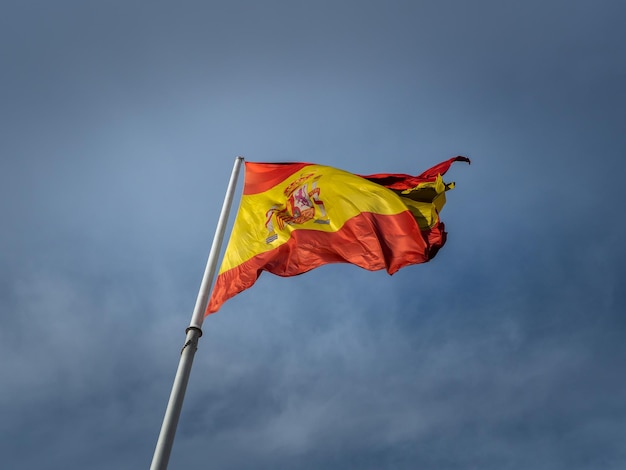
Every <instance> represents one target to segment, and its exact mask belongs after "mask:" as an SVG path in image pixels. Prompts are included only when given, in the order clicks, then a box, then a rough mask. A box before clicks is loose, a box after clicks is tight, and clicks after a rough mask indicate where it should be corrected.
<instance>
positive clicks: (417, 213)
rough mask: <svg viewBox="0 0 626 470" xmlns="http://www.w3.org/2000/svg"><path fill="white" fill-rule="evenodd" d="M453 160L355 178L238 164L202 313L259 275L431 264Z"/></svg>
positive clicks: (441, 239)
mask: <svg viewBox="0 0 626 470" xmlns="http://www.w3.org/2000/svg"><path fill="white" fill-rule="evenodd" d="M455 161H465V162H467V163H469V162H470V160H469V159H468V158H466V157H454V158H451V159H449V160H446V161H444V162H441V163H439V164H438V165H435V166H434V167H432V168H430V169H428V170H426V171H425V172H423V173H422V174H420V175H417V176H411V175H405V174H387V173H380V174H375V175H367V176H359V175H355V174H352V173H348V172H346V171H343V170H339V169H337V168H332V167H328V166H323V165H316V164H312V163H254V162H246V164H245V169H246V173H245V179H244V189H243V195H242V198H241V202H240V205H239V211H238V213H237V217H236V218H235V223H234V226H233V230H232V234H231V237H230V241H229V243H228V246H227V248H226V252H225V254H224V260H223V262H222V266H221V268H220V271H219V274H218V276H217V280H216V282H215V286H214V288H213V292H212V295H211V298H210V300H209V304H208V306H207V310H206V314H207V315H208V314H210V313H213V312H216V311H217V310H218V309H219V308H220V307H221V305H222V304H223V303H224V302H225V301H226V300H228V299H230V298H231V297H233V296H235V295H237V294H238V293H240V292H242V291H243V290H245V289H248V288H249V287H251V286H252V285H253V284H254V283H255V282H256V280H257V279H258V278H259V276H260V275H261V273H262V272H263V271H268V272H271V273H273V274H276V275H278V276H284V277H287V276H295V275H298V274H302V273H305V272H307V271H310V270H311V269H314V268H317V267H319V266H322V265H324V264H329V263H350V264H354V265H357V266H360V267H362V268H364V269H367V270H370V271H376V270H381V269H386V270H387V272H388V273H389V274H393V273H395V272H396V271H398V270H399V269H400V268H403V267H405V266H409V265H412V264H418V263H425V262H427V261H429V260H430V259H432V258H433V257H434V256H435V254H436V253H437V251H438V250H439V249H440V248H441V247H442V246H443V245H444V243H445V241H446V232H445V230H444V224H443V222H441V220H440V219H439V213H440V211H441V209H442V208H443V205H444V204H445V192H446V191H447V190H449V189H451V188H453V187H454V183H449V184H446V183H444V182H443V179H442V175H444V174H445V173H446V172H447V171H448V169H449V168H450V166H451V165H452V163H454V162H455Z"/></svg>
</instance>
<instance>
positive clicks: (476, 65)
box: [0, 0, 626, 470]
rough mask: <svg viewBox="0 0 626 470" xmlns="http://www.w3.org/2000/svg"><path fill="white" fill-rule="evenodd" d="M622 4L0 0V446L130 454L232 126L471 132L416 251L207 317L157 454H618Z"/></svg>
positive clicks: (576, 461) (393, 464)
mask: <svg viewBox="0 0 626 470" xmlns="http://www.w3.org/2000/svg"><path fill="white" fill-rule="evenodd" d="M625 14H626V7H625V6H624V4H623V2H618V1H608V0H607V1H599V2H591V1H578V0H574V1H556V0H549V1H541V2H538V1H529V2H510V1H485V0H479V1H474V2H463V1H458V0H457V1H455V0H450V1H440V2H422V1H396V0H394V1H385V2H382V1H348V0H345V1H334V2H330V1H317V2H301V1H290V2H287V1H266V2H255V1H231V2H211V1H204V2H201V1H179V2H175V3H174V2H161V1H158V2H140V1H124V2H122V1H116V0H113V1H108V2H83V1H65V0H60V1H56V2H44V1H19V2H18V1H8V2H4V4H3V6H2V14H1V15H0V57H1V64H2V67H1V71H2V73H1V74H0V102H1V103H2V105H1V106H0V201H1V202H0V208H1V210H2V218H3V224H2V227H3V229H2V230H1V231H0V246H1V247H2V249H1V250H0V378H1V383H2V386H1V387H0V415H1V416H2V419H1V420H0V456H1V459H2V467H3V468H11V469H41V468H46V469H67V468H90V469H94V470H98V469H110V468H116V469H135V468H147V467H148V466H149V462H150V460H151V458H152V453H153V451H154V445H155V443H156V439H157V436H158V432H159V428H160V425H161V421H162V418H163V413H164V411H165V406H166V403H167V398H168V396H169V392H170V388H171V384H172V380H173V377H174V373H175V370H176V365H177V362H178V355H179V351H180V348H181V346H182V343H183V340H184V330H185V328H186V326H187V325H188V323H189V318H190V316H191V311H192V309H193V305H194V303H195V297H196V294H197V290H198V287H199V284H200V280H201V277H202V273H203V270H204V264H205V262H206V257H207V255H208V251H209V248H210V244H211V240H212V237H213V232H214V229H215V224H216V222H217V218H218V215H219V210H220V208H221V204H222V200H223V197H224V192H225V189H226V185H227V181H228V177H229V175H230V171H231V168H232V164H233V161H234V158H235V157H236V156H237V155H243V156H245V157H246V158H247V159H248V160H251V161H310V162H315V163H320V164H326V165H331V166H335V167H339V168H342V169H345V170H348V171H352V172H354V173H360V174H369V173H377V172H397V173H413V174H417V173H420V172H421V171H423V170H424V169H426V168H428V167H430V166H431V165H433V164H435V163H438V162H440V161H442V160H445V159H448V158H450V157H452V156H455V155H466V156H468V157H470V158H471V159H472V165H471V166H466V165H463V164H459V163H457V164H456V165H455V166H454V167H453V168H452V169H451V170H450V172H449V173H448V175H447V178H446V179H447V180H448V181H451V180H452V181H456V183H457V187H456V188H455V189H454V190H453V191H452V192H450V193H449V194H448V203H447V205H446V207H445V208H444V211H443V213H442V219H443V220H444V222H445V223H446V227H447V230H448V232H449V236H448V242H447V244H446V246H445V247H444V248H443V249H442V250H441V252H440V253H439V254H438V255H437V257H436V258H435V259H434V260H433V261H432V262H430V263H428V264H425V265H419V266H412V267H408V268H405V269H403V270H401V271H400V272H398V273H397V274H395V275H394V276H388V275H387V274H386V273H384V272H376V273H371V272H367V271H363V270H359V269H358V268H356V267H354V266H349V265H333V266H325V267H322V268H319V269H317V270H315V271H312V272H310V273H307V274H306V275H303V276H299V277H296V278H289V279H281V278H277V277H274V276H271V275H268V274H266V275H263V276H262V277H261V279H260V280H259V282H258V283H257V284H256V285H255V286H254V287H253V288H252V289H250V290H248V291H246V292H244V293H242V294H240V295H239V296H237V297H235V298H234V299H232V300H230V301H229V302H228V303H227V304H226V305H225V306H224V307H223V308H222V310H221V311H220V312H218V313H217V314H215V315H212V316H211V317H209V318H208V319H207V320H206V321H205V323H204V327H203V329H204V336H203V337H202V338H201V340H200V345H199V350H198V352H197V354H196V360H195V363H194V368H193V371H192V375H191V380H190V383H189V388H188V391H187V397H186V401H185V404H184V408H183V413H182V416H181V420H180V423H179V427H178V433H177V436H176V442H175V445H174V449H173V452H172V456H171V460H170V468H183V467H186V466H197V467H198V466H199V467H205V466H208V465H209V464H210V465H212V466H213V467H215V468H221V469H248V468H258V469H292V468H301V469H318V468H328V469H334V468H337V469H346V468H356V469H380V468H392V469H413V468H421V469H457V468H463V469H467V468H481V469H486V470H488V469H503V468H506V469H527V468H535V469H539V470H541V469H568V470H570V469H575V470H577V469H597V468H603V469H621V468H624V467H625V466H626V451H625V450H624V449H625V448H626V446H625V445H624V435H626V424H625V423H626V405H625V403H626V402H625V401H624V396H625V395H626V378H625V375H624V373H623V369H624V363H625V361H626V346H625V343H624V339H623V338H624V333H626V322H625V320H624V312H625V311H626V294H625V291H624V282H625V280H626V269H625V268H624V262H625V261H626V250H625V248H624V243H623V240H624V236H625V234H624V232H625V230H624V229H625V228H626V227H625V226H626V223H625V222H624V219H623V216H622V214H623V209H622V208H621V206H622V204H621V203H622V201H623V195H622V191H621V183H622V179H623V176H624V174H625V170H626V163H625V157H626V132H624V130H625V129H626V88H625V86H624V83H626V49H625V48H624V44H626V32H624V28H623V24H622V23H623V21H622V19H623V18H624V15H625Z"/></svg>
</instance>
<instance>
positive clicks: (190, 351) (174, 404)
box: [150, 157, 244, 470]
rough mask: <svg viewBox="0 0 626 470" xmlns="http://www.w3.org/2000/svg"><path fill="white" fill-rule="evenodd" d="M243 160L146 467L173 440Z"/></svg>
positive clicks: (159, 468)
mask: <svg viewBox="0 0 626 470" xmlns="http://www.w3.org/2000/svg"><path fill="white" fill-rule="evenodd" d="M243 160H244V159H243V157H237V158H236V159H235V164H234V166H233V171H232V173H231V175H230V182H229V183H228V188H227V190H226V196H225V198H224V204H223V206H222V213H221V214H220V218H219V220H218V222H217V228H216V229H215V236H214V238H213V245H211V251H210V252H209V259H208V260H207V264H206V268H205V270H204V276H203V277H202V282H201V283H200V290H199V292H198V297H197V299H196V305H195V307H194V310H193V314H192V316H191V322H190V323H189V327H188V328H187V329H186V330H185V333H186V334H187V337H186V338H185V344H184V346H183V349H182V351H181V352H180V361H179V363H178V369H177V371H176V376H175V377H174V384H173V385H172V392H171V394H170V399H169V402H168V404H167V409H166V410H165V417H164V418H163V424H162V425H161V432H160V433H159V439H158V440H157V444H156V448H155V449H154V456H153V457H152V465H151V466H150V470H166V469H167V463H168V461H169V458H170V453H171V451H172V445H173V444H174V436H175V435H176V426H177V425H178V418H179V417H180V411H181V409H182V406H183V399H184V398H185V391H186V390H187V383H188V382H189V374H190V372H191V365H192V364H193V357H194V355H195V353H196V349H198V339H199V338H200V336H202V330H201V327H202V322H203V321H204V312H205V311H206V307H207V302H208V299H209V292H210V289H211V285H212V284H213V279H214V277H215V270H216V267H217V260H218V257H219V253H220V250H221V248H222V241H223V240H224V232H225V230H226V223H227V222H228V215H229V213H230V208H231V206H232V202H233V196H234V194H235V188H236V186H237V177H238V176H239V170H240V169H241V165H242V163H243Z"/></svg>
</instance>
